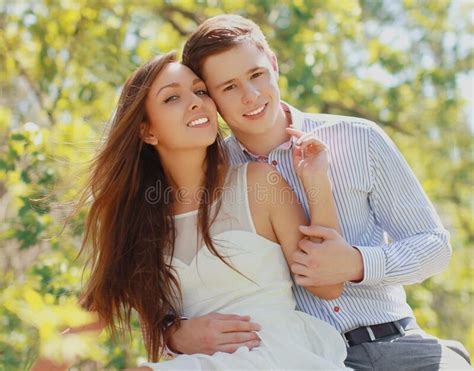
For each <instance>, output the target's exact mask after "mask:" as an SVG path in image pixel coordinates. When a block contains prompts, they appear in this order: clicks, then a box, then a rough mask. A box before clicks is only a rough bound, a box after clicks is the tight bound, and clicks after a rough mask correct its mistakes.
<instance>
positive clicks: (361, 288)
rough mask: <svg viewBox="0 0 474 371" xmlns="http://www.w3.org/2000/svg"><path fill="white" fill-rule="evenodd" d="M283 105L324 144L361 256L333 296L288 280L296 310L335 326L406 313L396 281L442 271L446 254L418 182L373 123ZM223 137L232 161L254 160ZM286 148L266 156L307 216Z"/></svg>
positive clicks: (346, 228)
mask: <svg viewBox="0 0 474 371" xmlns="http://www.w3.org/2000/svg"><path fill="white" fill-rule="evenodd" d="M289 108H290V114H291V119H292V124H293V126H294V127H295V128H297V129H300V130H302V131H304V132H315V134H316V135H317V137H318V138H320V139H321V140H322V141H324V142H325V143H326V144H327V145H328V147H329V149H330V153H331V164H330V178H331V181H332V184H333V193H334V199H335V202H336V206H337V211H338V215H339V220H340V222H341V227H342V233H343V236H344V238H345V239H346V241H347V242H349V243H350V244H351V245H353V246H356V247H357V248H358V249H359V250H360V252H361V254H362V259H363V262H364V279H363V280H362V281H361V282H359V283H351V282H347V283H346V285H345V289H344V292H343V294H342V295H341V296H340V297H339V298H338V299H335V300H322V299H319V298H317V297H315V296H314V295H312V294H311V293H309V292H308V291H306V290H305V289H304V288H302V287H299V286H296V285H295V287H294V288H293V290H294V293H295V297H296V301H297V305H298V309H299V310H301V311H304V312H306V313H309V314H311V315H313V316H315V317H317V318H320V319H322V320H324V321H326V322H329V323H330V324H332V325H333V326H335V327H336V328H337V329H338V330H339V331H341V332H345V331H348V330H351V329H353V328H356V327H359V326H367V325H373V324H378V323H383V322H389V321H394V320H398V319H401V318H404V317H413V316H414V315H413V312H412V310H411V308H410V307H409V305H408V304H407V302H406V295H405V290H404V289H403V287H402V285H409V284H414V283H418V282H421V281H423V280H425V279H426V278H428V277H430V276H432V275H433V274H436V273H438V272H440V271H442V270H443V269H444V268H445V267H446V266H447V264H448V262H449V259H450V256H451V246H450V244H449V234H448V232H447V231H446V230H445V229H444V228H443V226H442V224H441V222H440V220H439V217H438V215H437V213H436V211H435V210H434V208H433V206H432V204H431V203H430V201H429V200H428V198H427V196H426V194H425V193H424V191H423V189H422V187H421V185H420V184H419V182H418V181H417V179H416V177H415V176H414V174H413V172H412V171H411V169H410V168H409V166H408V164H407V163H406V161H405V159H404V158H403V156H402V155H401V153H400V152H399V151H398V149H397V147H396V146H395V144H394V143H393V142H392V141H391V139H390V138H389V137H388V136H387V135H386V134H385V133H384V132H383V130H382V129H381V128H379V127H378V126H377V125H376V124H375V123H373V122H371V121H368V120H365V119H361V118H356V117H347V116H337V115H326V114H311V113H303V112H300V111H298V110H296V109H295V108H293V107H291V106H289ZM225 143H226V148H227V149H228V152H229V160H230V163H231V164H232V165H236V164H241V163H245V162H248V161H252V160H254V158H252V156H251V155H250V154H249V153H247V152H245V151H242V147H241V146H240V145H239V142H238V141H237V139H236V138H235V137H234V136H230V137H228V138H227V139H226V141H225ZM291 151H292V149H291V148H287V147H277V148H276V149H274V150H273V151H272V152H271V153H270V154H269V156H268V162H269V163H270V164H273V165H276V169H277V170H278V171H279V172H280V173H281V174H282V176H283V177H284V178H285V180H286V181H287V182H288V183H289V184H290V186H291V187H292V188H293V190H294V191H295V192H296V194H297V196H298V199H299V200H300V202H301V203H302V205H303V207H304V209H305V212H306V215H307V216H308V215H309V209H308V203H307V199H306V195H305V192H304V188H303V185H302V183H301V182H300V180H299V179H298V177H297V175H296V173H295V171H294V168H293V161H292V153H291Z"/></svg>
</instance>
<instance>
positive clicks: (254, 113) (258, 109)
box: [245, 105, 265, 116]
mask: <svg viewBox="0 0 474 371" xmlns="http://www.w3.org/2000/svg"><path fill="white" fill-rule="evenodd" d="M264 108H265V105H263V106H262V107H260V108H257V109H256V110H255V111H252V112H249V113H246V114H245V116H255V115H258V114H259V113H260V112H262V111H263V109H264Z"/></svg>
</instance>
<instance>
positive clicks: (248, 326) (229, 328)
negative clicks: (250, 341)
mask: <svg viewBox="0 0 474 371" xmlns="http://www.w3.org/2000/svg"><path fill="white" fill-rule="evenodd" d="M219 326H220V330H221V331H222V332H251V331H260V330H261V329H262V327H261V326H260V325H259V324H258V323H254V322H248V321H238V320H233V321H222V322H220V324H219Z"/></svg>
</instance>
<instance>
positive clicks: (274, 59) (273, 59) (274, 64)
mask: <svg viewBox="0 0 474 371" xmlns="http://www.w3.org/2000/svg"><path fill="white" fill-rule="evenodd" d="M268 57H269V58H270V62H271V63H272V67H273V71H275V72H276V74H277V75H278V74H279V72H280V71H279V69H278V60H277V57H276V55H275V53H273V52H272V51H271V52H270V54H269V55H268Z"/></svg>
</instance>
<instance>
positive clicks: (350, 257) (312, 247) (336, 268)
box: [290, 225, 364, 287]
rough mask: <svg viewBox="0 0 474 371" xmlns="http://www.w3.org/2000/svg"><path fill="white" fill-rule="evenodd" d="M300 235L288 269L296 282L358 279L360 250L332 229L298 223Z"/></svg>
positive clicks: (314, 283)
mask: <svg viewBox="0 0 474 371" xmlns="http://www.w3.org/2000/svg"><path fill="white" fill-rule="evenodd" d="M300 231H301V233H303V234H304V235H306V236H308V237H310V238H319V239H322V241H321V242H315V241H311V240H310V239H308V238H303V239H302V240H301V241H300V242H299V244H298V247H299V249H297V250H296V251H295V252H294V253H293V264H292V265H291V267H290V268H291V271H292V272H293V274H294V275H295V282H296V283H297V284H298V285H300V286H303V287H308V286H327V285H333V284H337V283H341V282H345V281H361V280H362V279H363V278H364V277H363V276H364V264H363V261H362V255H361V254H360V252H359V250H357V249H356V248H355V247H352V246H351V245H349V244H348V243H347V241H346V240H344V238H343V237H342V236H341V235H340V234H339V233H337V232H336V231H335V230H334V229H330V228H325V227H321V226H316V225H312V226H308V227H307V226H300Z"/></svg>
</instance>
